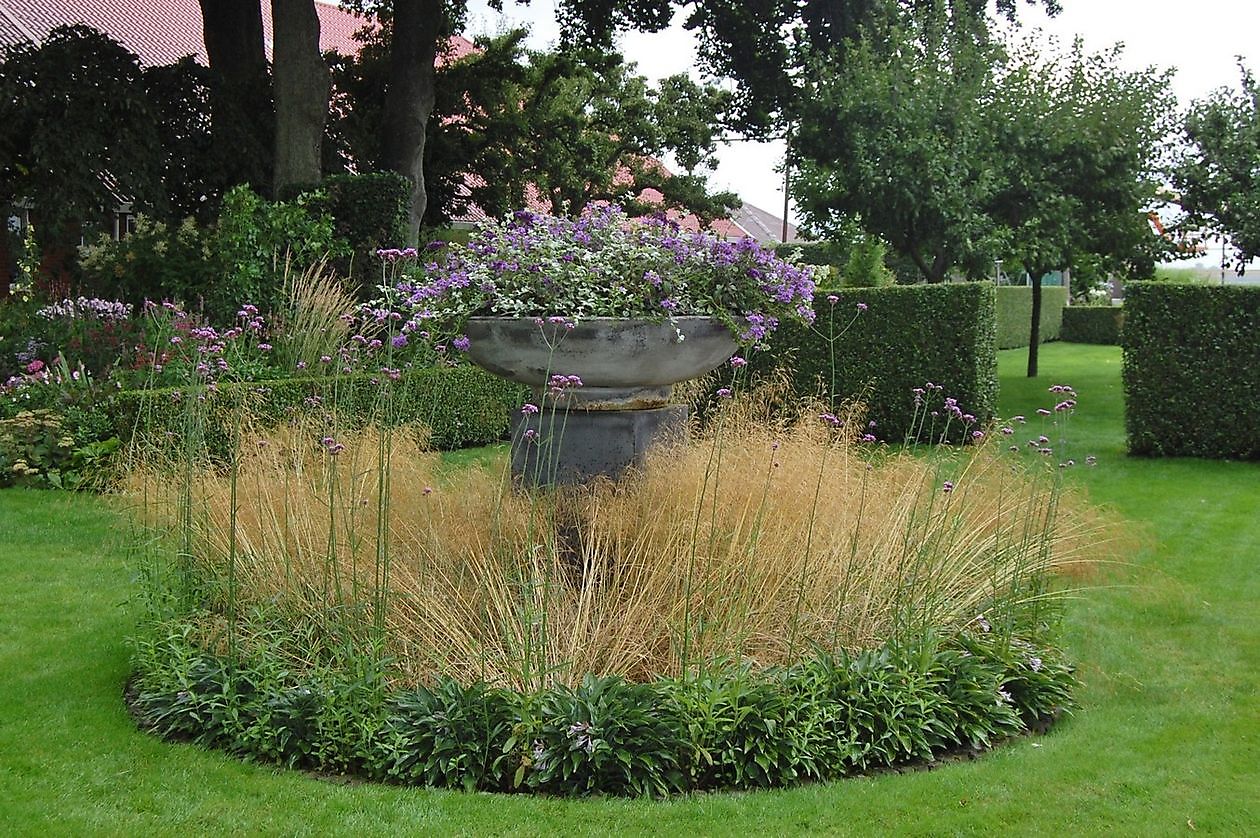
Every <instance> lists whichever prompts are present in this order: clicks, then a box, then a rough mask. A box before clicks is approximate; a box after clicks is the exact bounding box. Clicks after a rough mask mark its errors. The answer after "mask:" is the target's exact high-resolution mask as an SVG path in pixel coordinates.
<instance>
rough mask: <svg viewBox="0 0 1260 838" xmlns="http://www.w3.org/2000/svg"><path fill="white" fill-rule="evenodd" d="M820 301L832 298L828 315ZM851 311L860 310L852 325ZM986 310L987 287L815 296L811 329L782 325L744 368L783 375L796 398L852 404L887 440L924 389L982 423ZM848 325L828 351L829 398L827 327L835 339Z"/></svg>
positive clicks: (903, 429) (992, 379) (993, 356)
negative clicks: (824, 396)
mask: <svg viewBox="0 0 1260 838" xmlns="http://www.w3.org/2000/svg"><path fill="white" fill-rule="evenodd" d="M828 295H835V296H836V297H837V302H836V303H835V304H834V307H833V306H832V304H830V303H829V302H828V300H827V298H828ZM859 303H863V304H865V305H866V306H867V310H865V311H863V312H861V313H860V315H858V316H857V317H856V319H854V315H855V314H856V313H857V308H858V304H859ZM994 306H995V302H994V293H993V286H992V285H989V284H986V283H981V282H975V283H972V282H969V283H956V284H954V283H951V284H940V285H898V286H890V287H886V288H852V289H842V290H838V291H820V292H819V293H818V294H817V296H816V297H815V299H814V308H815V310H816V311H817V312H818V320H817V322H816V323H815V324H814V326H813V327H812V328H807V327H804V326H800V325H796V324H784V325H783V326H782V327H780V329H779V331H778V332H777V333H776V334H775V335H774V336H773V338H772V343H773V346H772V348H771V350H770V351H769V352H763V353H758V354H757V355H756V356H754V358H753V359H752V361H753V363H752V367H751V369H753V370H754V371H755V372H759V373H764V372H766V371H768V370H770V369H773V368H775V367H784V368H786V369H789V370H791V371H792V381H793V386H794V388H795V390H796V392H797V393H798V394H799V395H814V394H816V393H818V392H820V390H821V391H823V392H830V393H832V394H833V395H834V396H836V397H837V399H840V400H844V399H853V398H858V399H861V400H862V401H864V402H865V403H866V406H867V413H868V417H869V419H870V420H871V421H873V422H875V427H874V429H872V433H874V434H875V436H877V437H879V438H880V439H884V440H888V441H897V442H899V441H901V440H902V439H904V438H905V436H906V434H907V433H908V432H909V430H910V428H911V425H912V419H913V416H914V401H913V398H914V397H913V394H912V392H911V391H912V390H913V389H914V388H915V387H922V386H923V385H924V384H925V383H926V382H929V381H931V382H933V383H935V384H940V385H942V386H943V387H944V388H945V389H944V391H943V394H944V395H945V396H951V397H953V398H955V399H957V400H958V404H959V406H960V407H961V408H962V409H963V410H964V411H966V412H968V413H970V414H972V415H974V416H975V417H976V418H977V420H978V421H979V422H980V423H981V424H983V423H985V422H988V421H989V420H990V419H991V418H992V417H993V414H994V411H995V410H996V407H997V392H998V379H997V347H996V342H995V332H994V323H995V314H994ZM850 320H853V323H852V325H851V326H849V328H848V330H847V331H845V332H844V334H843V335H842V336H841V337H840V339H839V340H838V341H836V343H835V379H836V380H835V386H834V390H833V389H832V382H831V359H830V353H829V349H828V341H827V337H826V336H827V335H828V328H829V322H834V324H835V329H836V331H837V332H839V331H840V330H842V329H844V327H845V325H846V324H848V323H849V321H850ZM955 427H957V429H958V431H959V432H960V434H961V432H962V430H963V429H962V427H961V426H960V425H956V426H955Z"/></svg>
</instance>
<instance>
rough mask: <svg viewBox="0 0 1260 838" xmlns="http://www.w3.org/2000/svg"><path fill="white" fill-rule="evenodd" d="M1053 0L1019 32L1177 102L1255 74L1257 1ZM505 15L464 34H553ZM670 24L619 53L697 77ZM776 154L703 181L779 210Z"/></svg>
mask: <svg viewBox="0 0 1260 838" xmlns="http://www.w3.org/2000/svg"><path fill="white" fill-rule="evenodd" d="M1021 5H1022V4H1021ZM1061 5H1062V6H1063V12H1062V13H1061V14H1060V15H1058V16H1057V17H1056V18H1047V17H1046V15H1045V14H1044V13H1043V12H1041V10H1040V9H1039V8H1038V9H1030V8H1021V9H1020V20H1021V21H1022V22H1023V26H1024V29H1025V30H1029V29H1033V28H1036V27H1040V28H1042V29H1043V31H1044V32H1045V33H1046V34H1047V35H1054V36H1057V37H1058V38H1059V39H1060V40H1061V41H1062V42H1064V43H1065V44H1067V43H1070V41H1071V39H1072V37H1073V36H1074V35H1076V34H1079V35H1081V36H1082V37H1083V38H1084V41H1085V46H1086V48H1087V49H1089V50H1091V51H1096V50H1101V49H1104V48H1107V47H1109V46H1111V45H1112V44H1114V43H1116V42H1122V43H1123V44H1124V45H1125V52H1124V57H1123V63H1124V64H1125V65H1126V66H1128V67H1131V68H1134V69H1137V68H1143V67H1148V66H1155V67H1157V68H1159V69H1164V68H1168V67H1172V68H1175V70H1176V74H1175V75H1174V77H1173V82H1172V87H1173V91H1174V92H1175V93H1176V94H1177V97H1178V99H1179V100H1180V102H1181V104H1182V106H1185V105H1188V104H1189V103H1190V102H1191V101H1192V100H1193V99H1196V98H1202V97H1204V96H1207V95H1209V94H1210V93H1211V92H1212V91H1213V90H1215V89H1217V88H1219V87H1222V86H1229V87H1237V85H1238V78H1239V76H1238V69H1237V61H1236V58H1235V56H1242V57H1243V60H1244V62H1245V63H1246V64H1247V65H1248V66H1249V67H1251V68H1252V69H1253V70H1255V71H1256V72H1258V73H1260V61H1258V60H1256V59H1257V57H1258V56H1260V49H1258V48H1257V43H1260V0H1061ZM504 12H505V14H504V15H498V14H496V13H495V12H492V11H490V10H489V9H488V7H487V6H486V3H485V0H470V2H469V15H468V29H467V31H468V34H469V35H478V34H494V33H497V32H499V31H501V30H502V29H505V28H507V27H508V26H509V23H525V24H529V25H530V26H531V27H532V32H533V37H532V40H531V45H533V46H536V47H544V46H546V45H548V44H550V43H553V42H554V41H555V39H556V38H557V36H558V32H559V30H558V28H557V27H556V24H555V16H554V4H553V2H552V0H533V2H532V3H531V5H529V6H516V5H513V4H512V2H511V0H505V3H504ZM678 20H679V18H675V26H674V27H672V28H671V29H669V30H668V31H666V32H662V33H660V34H658V35H642V34H637V33H635V34H626V35H624V36H622V38H621V39H620V45H621V49H622V51H623V52H624V53H625V55H626V57H627V58H629V59H630V60H631V61H634V62H636V63H637V64H638V66H639V72H641V73H642V74H643V75H645V76H647V77H648V78H651V79H659V78H662V77H664V76H668V75H672V74H674V73H680V72H689V73H692V75H697V74H696V73H695V71H694V68H693V64H694V58H695V47H694V44H693V42H692V36H691V33H689V32H686V31H684V30H683V29H682V27H681V25H679V24H678ZM782 157H783V147H782V144H781V143H768V144H760V143H746V142H735V143H730V144H729V145H726V146H724V147H722V148H721V149H720V150H719V152H718V167H717V170H716V172H715V173H714V174H712V175H711V176H710V179H709V180H710V184H711V185H712V186H713V187H715V188H719V189H731V190H733V191H735V192H737V193H739V195H740V196H741V197H743V198H744V200H746V201H748V202H749V203H752V204H755V205H756V206H759V207H762V208H763V209H766V210H769V211H771V212H773V213H775V214H776V215H779V214H781V213H782V212H783V180H782V176H781V175H779V174H778V173H776V172H775V171H774V167H775V166H776V165H777V164H778V163H779V162H780V161H781V160H782Z"/></svg>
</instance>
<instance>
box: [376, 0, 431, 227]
mask: <svg viewBox="0 0 1260 838" xmlns="http://www.w3.org/2000/svg"><path fill="white" fill-rule="evenodd" d="M393 6H394V19H393V32H392V33H391V37H390V50H389V88H388V89H387V90H386V91H385V106H384V112H383V113H382V115H381V134H382V135H381V163H382V164H383V166H384V167H385V168H386V169H389V170H391V171H394V172H398V173H399V174H400V175H403V176H404V177H407V178H409V179H410V180H411V219H410V224H409V225H408V230H407V242H406V244H408V245H413V246H414V245H415V244H416V243H417V242H418V241H419V239H420V220H421V219H422V218H424V210H425V206H426V205H427V203H428V194H427V193H426V192H425V188H424V142H425V137H426V132H427V126H428V122H429V114H430V113H432V112H433V99H434V79H433V76H434V72H433V64H434V61H435V60H436V59H437V48H438V37H439V33H440V32H441V31H442V24H443V21H444V10H443V3H442V0H394V4H393Z"/></svg>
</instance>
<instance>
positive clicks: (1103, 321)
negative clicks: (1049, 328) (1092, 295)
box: [1059, 306, 1124, 346]
mask: <svg viewBox="0 0 1260 838" xmlns="http://www.w3.org/2000/svg"><path fill="white" fill-rule="evenodd" d="M1123 324H1124V309H1123V308H1119V307H1112V306H1068V307H1067V308H1065V309H1063V329H1062V330H1061V331H1060V332H1059V339H1060V340H1064V341H1067V342H1069V343H1098V344H1104V345H1107V346H1118V345H1119V344H1120V327H1121V326H1122V325H1123Z"/></svg>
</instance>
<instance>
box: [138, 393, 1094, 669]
mask: <svg viewBox="0 0 1260 838" xmlns="http://www.w3.org/2000/svg"><path fill="white" fill-rule="evenodd" d="M710 427H711V428H713V430H711V431H710V432H708V433H706V434H705V435H703V436H702V437H701V438H699V439H697V440H695V441H692V442H690V443H687V444H683V445H679V446H675V447H672V448H669V449H664V450H660V451H658V452H656V454H655V455H654V456H653V457H652V458H651V459H650V460H649V462H648V463H647V465H646V467H645V468H644V469H643V470H642V471H641V473H638V474H635V475H633V476H632V477H630V478H628V479H627V480H625V481H622V482H620V483H615V484H614V483H611V482H605V483H600V484H597V485H594V486H591V487H587V488H584V489H581V490H568V491H562V492H550V493H542V492H531V493H523V492H518V491H514V490H512V489H511V488H510V486H509V484H508V482H507V480H506V478H505V475H504V474H502V473H494V472H491V471H487V470H484V469H465V470H463V471H460V472H458V473H455V474H449V475H448V474H443V473H441V471H440V469H439V462H438V458H437V457H436V456H435V455H433V454H431V453H428V452H426V451H424V450H422V449H421V448H420V447H419V446H418V445H417V444H416V443H415V442H414V441H413V438H412V437H409V436H405V435H401V434H394V435H384V436H383V435H382V433H381V432H379V431H376V430H371V429H369V430H367V431H364V432H359V433H358V434H357V435H356V436H355V437H354V438H353V439H350V438H346V439H341V440H339V442H341V443H342V444H344V445H345V449H344V450H343V451H341V452H340V453H339V454H338V455H336V456H330V455H329V454H328V453H327V450H326V446H321V444H320V443H319V442H318V437H319V434H318V433H317V432H315V431H313V430H312V429H310V428H289V429H285V430H281V431H278V432H275V433H271V434H268V435H266V436H260V437H259V438H258V439H259V444H256V445H252V446H249V450H246V451H244V452H243V453H242V455H241V457H240V460H239V464H238V467H237V473H236V477H235V499H236V505H235V512H234V513H233V504H232V498H233V479H232V477H231V475H226V474H224V473H223V472H222V470H219V471H217V472H216V471H206V472H204V473H200V474H198V475H197V476H196V478H195V480H194V481H193V482H192V485H191V487H189V488H190V491H191V497H192V503H193V506H194V507H195V509H196V510H197V513H196V514H194V515H192V516H189V518H188V519H187V520H191V521H192V522H193V523H192V529H193V530H194V532H193V533H192V536H193V538H192V542H193V544H194V549H193V550H192V552H193V554H194V555H196V556H197V561H198V562H199V568H200V571H201V572H202V573H205V574H207V575H209V576H211V577H214V578H217V579H219V580H220V581H222V579H223V578H224V577H225V574H226V573H227V568H228V565H229V556H233V555H234V556H235V558H234V560H233V561H232V562H231V567H232V576H233V579H232V586H233V590H234V592H235V596H236V597H237V598H238V602H237V603H236V605H237V606H238V610H240V609H244V608H246V607H253V606H259V605H264V604H265V605H268V606H269V607H272V606H279V607H280V608H281V609H282V610H283V611H285V612H287V613H289V614H293V615H300V614H307V615H310V614H325V613H328V611H329V610H330V609H337V608H341V607H342V606H346V605H355V606H362V607H360V608H357V609H343V610H344V612H345V613H356V614H361V615H364V616H362V619H364V620H367V619H370V618H371V617H374V616H375V617H378V618H379V620H380V624H381V625H383V627H384V628H385V645H386V648H387V650H388V651H389V653H390V655H391V656H392V657H393V658H394V659H395V660H396V661H397V662H398V667H399V675H400V677H401V678H402V679H404V680H406V681H411V682H419V681H424V680H428V679H430V678H431V677H432V676H433V675H435V674H438V673H440V674H444V675H449V676H452V677H455V678H457V679H460V680H465V681H467V680H470V679H484V680H487V681H490V682H493V683H500V684H508V685H512V686H517V687H525V686H531V685H537V684H538V683H540V682H550V681H560V682H566V683H574V682H576V681H578V680H580V679H581V677H582V675H583V674H584V673H586V672H597V673H619V674H622V675H624V676H626V677H627V678H630V679H634V680H647V679H650V678H653V677H658V676H661V675H672V674H678V673H679V672H680V671H682V670H683V669H684V667H686V666H689V665H690V666H694V665H696V664H697V663H698V662H708V661H713V660H725V661H740V662H750V663H753V664H755V665H771V664H781V663H785V662H788V661H790V660H792V659H795V658H799V657H801V656H802V655H804V654H807V653H809V652H810V651H811V650H813V649H814V648H816V647H822V648H827V649H836V648H841V647H843V648H850V649H852V648H860V647H869V646H872V645H874V644H878V643H880V642H882V641H885V640H887V639H889V638H890V637H892V636H894V635H895V634H896V633H897V632H898V631H901V630H906V629H908V628H912V629H914V628H918V629H921V628H922V627H923V626H930V627H934V628H937V629H948V628H950V627H958V626H960V625H962V624H965V623H967V622H968V621H970V620H972V619H974V618H975V616H976V615H977V614H979V613H980V612H981V611H987V612H988V613H989V614H990V619H997V618H998V617H997V614H996V611H997V610H1000V609H1001V608H1003V607H1007V608H1017V607H1020V606H1026V605H1028V604H1030V603H1033V602H1035V601H1036V600H1037V599H1038V598H1040V597H1042V596H1044V595H1045V593H1044V581H1045V579H1046V577H1047V575H1048V574H1052V573H1054V572H1056V571H1057V570H1059V569H1063V568H1068V567H1071V566H1073V565H1074V564H1077V563H1080V562H1082V561H1086V560H1088V558H1089V557H1090V556H1091V555H1092V552H1091V551H1094V550H1096V547H1097V543H1098V539H1097V532H1098V528H1097V527H1096V526H1095V525H1094V524H1093V522H1092V521H1091V519H1090V518H1089V516H1088V515H1087V514H1084V513H1083V510H1084V507H1082V506H1080V505H1078V504H1075V503H1071V504H1069V503H1068V502H1067V501H1068V498H1067V496H1066V495H1064V494H1063V493H1062V492H1061V491H1060V489H1059V487H1057V485H1056V481H1055V480H1054V479H1052V476H1050V475H1046V474H1043V473H1039V472H1033V473H1029V472H1028V471H1026V470H1025V469H1023V468H1022V467H1019V466H1018V465H1016V464H1014V463H1013V461H1012V459H1011V458H1009V457H1006V456H1005V455H1002V454H999V453H996V452H995V451H994V450H992V449H990V448H989V447H986V446H976V447H973V448H971V449H969V450H967V451H966V452H963V453H958V452H955V453H954V454H953V455H952V456H947V457H946V458H945V460H944V461H941V460H940V459H939V458H930V457H929V458H925V457H916V456H912V455H910V454H892V455H880V456H873V454H872V451H871V450H870V449H868V448H865V447H863V446H860V445H857V444H855V443H854V442H853V441H852V440H851V439H850V438H849V437H847V436H845V435H844V434H841V433H838V432H837V431H836V430H834V429H832V428H830V427H829V426H827V425H826V424H825V423H823V422H820V421H818V420H817V419H806V420H801V421H796V422H792V423H788V422H783V421H777V420H775V419H774V418H773V417H772V416H769V415H768V414H767V413H766V410H765V408H764V405H763V404H762V403H759V402H758V401H756V400H745V401H738V400H737V401H736V402H735V403H732V404H730V405H728V406H727V407H726V408H724V412H723V415H722V416H721V418H719V419H717V420H715V421H714V422H712V423H711V425H710ZM163 473H165V474H170V473H171V472H170V471H169V470H167V471H165V472H163ZM946 478H947V479H948V480H950V481H951V482H952V484H953V489H952V490H951V491H949V492H946V491H944V489H943V481H944V479H946ZM132 482H133V485H136V486H139V485H141V484H144V483H146V480H145V473H144V472H140V471H137V472H135V473H134V474H133V477H132ZM147 484H148V485H149V486H150V487H152V486H153V485H156V484H155V482H154V481H152V480H149V481H147ZM160 485H162V486H164V487H165V488H164V491H163V492H160V493H159V494H161V495H163V497H162V498H160V499H159V501H158V503H157V505H156V507H155V511H156V512H157V513H158V518H159V519H164V520H167V521H173V520H175V517H176V514H177V507H178V506H179V496H180V494H181V492H182V491H183V490H181V489H180V487H179V486H178V485H176V483H175V482H172V481H170V480H169V479H168V480H166V482H165V483H162V484H160ZM382 489H385V491H384V493H382ZM150 492H151V493H152V489H150ZM150 499H151V500H152V494H151V496H150ZM157 507H161V508H157ZM233 538H235V550H233V549H232V539H233ZM225 587H226V586H222V585H221V586H220V589H221V590H222V589H224V588H225ZM374 607H379V609H380V610H379V612H377V611H373V608H374Z"/></svg>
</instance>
